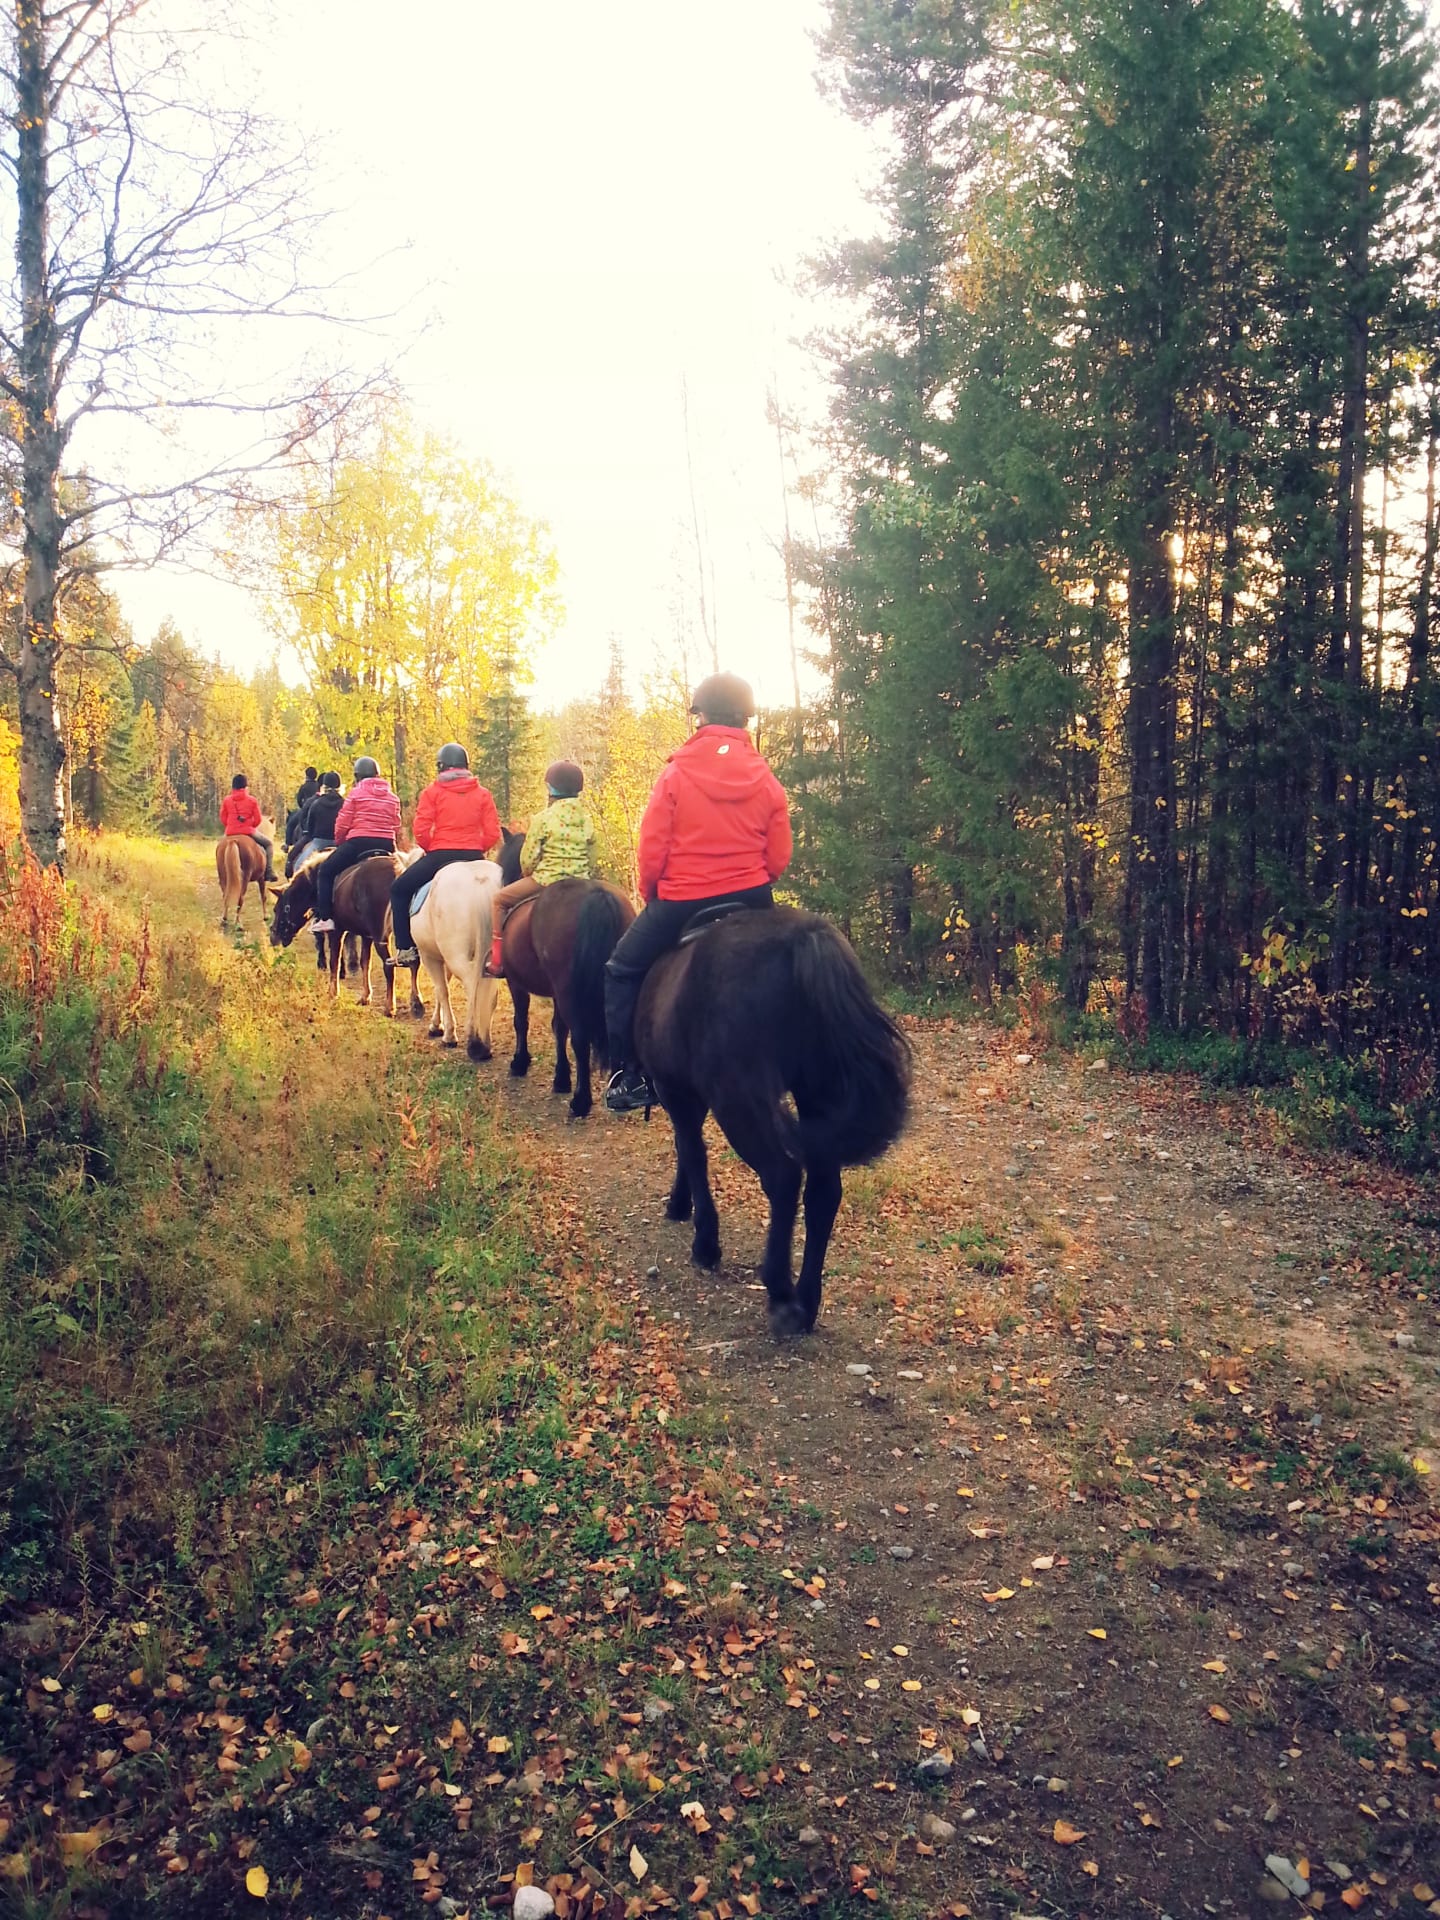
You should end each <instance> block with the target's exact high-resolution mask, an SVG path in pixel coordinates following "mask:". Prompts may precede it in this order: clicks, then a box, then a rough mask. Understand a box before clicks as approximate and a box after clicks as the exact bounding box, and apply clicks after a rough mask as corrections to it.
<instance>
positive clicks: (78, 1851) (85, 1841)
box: [60, 1827, 105, 1867]
mask: <svg viewBox="0 0 1440 1920" xmlns="http://www.w3.org/2000/svg"><path fill="white" fill-rule="evenodd" d="M104 1844H105V1829H104V1828H103V1827H86V1828H85V1829H84V1831H83V1832H81V1833H62V1834H61V1836H60V1858H61V1859H62V1860H63V1861H64V1862H65V1864H66V1866H67V1867H74V1866H78V1865H79V1863H80V1862H81V1861H82V1860H88V1859H89V1858H90V1856H91V1854H92V1853H94V1851H95V1849H96V1848H97V1847H103V1846H104Z"/></svg>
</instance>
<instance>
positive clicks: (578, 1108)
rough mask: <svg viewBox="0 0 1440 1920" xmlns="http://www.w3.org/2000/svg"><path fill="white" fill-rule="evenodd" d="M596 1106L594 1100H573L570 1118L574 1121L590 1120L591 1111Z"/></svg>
mask: <svg viewBox="0 0 1440 1920" xmlns="http://www.w3.org/2000/svg"><path fill="white" fill-rule="evenodd" d="M594 1104H595V1102H594V1101H593V1100H585V1101H581V1100H579V1099H578V1098H577V1099H574V1100H572V1101H571V1102H570V1118H571V1119H572V1120H588V1119H589V1117H590V1109H591V1107H593V1106H594Z"/></svg>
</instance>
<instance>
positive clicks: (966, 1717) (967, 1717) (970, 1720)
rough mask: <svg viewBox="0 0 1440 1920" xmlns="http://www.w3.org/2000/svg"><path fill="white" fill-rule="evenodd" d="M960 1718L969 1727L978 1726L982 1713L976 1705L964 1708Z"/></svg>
mask: <svg viewBox="0 0 1440 1920" xmlns="http://www.w3.org/2000/svg"><path fill="white" fill-rule="evenodd" d="M960 1718H961V1719H962V1720H963V1721H964V1722H965V1725H966V1726H967V1727H978V1726H979V1724H980V1715H979V1713H978V1712H977V1711H976V1709H975V1708H974V1707H965V1708H963V1709H962V1711H961V1714H960Z"/></svg>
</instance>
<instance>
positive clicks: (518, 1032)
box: [510, 980, 530, 1080]
mask: <svg viewBox="0 0 1440 1920" xmlns="http://www.w3.org/2000/svg"><path fill="white" fill-rule="evenodd" d="M510 1005H511V1007H512V1008H513V1009H514V1013H515V1051H514V1053H513V1054H512V1055H511V1056H510V1072H511V1074H512V1076H513V1077H514V1078H515V1079H516V1080H523V1079H524V1077H525V1075H526V1074H527V1073H528V1072H529V1071H530V996H529V994H528V993H527V992H526V991H525V989H524V988H523V987H521V986H517V985H516V983H515V982H514V981H513V980H512V981H511V982H510Z"/></svg>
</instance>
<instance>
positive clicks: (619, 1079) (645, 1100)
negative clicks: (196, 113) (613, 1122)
mask: <svg viewBox="0 0 1440 1920" xmlns="http://www.w3.org/2000/svg"><path fill="white" fill-rule="evenodd" d="M605 1105H606V1106H607V1108H608V1109H609V1110H610V1112H611V1113H638V1112H639V1111H640V1109H641V1108H642V1107H643V1108H644V1110H645V1111H646V1113H649V1111H650V1109H651V1108H652V1107H654V1106H658V1105H659V1102H658V1101H657V1100H656V1098H655V1089H654V1088H653V1087H652V1086H651V1084H650V1082H649V1080H648V1079H647V1078H646V1076H645V1075H644V1074H643V1073H636V1074H635V1075H634V1076H633V1078H632V1076H631V1074H630V1073H629V1072H628V1071H627V1070H626V1069H625V1068H624V1067H620V1068H617V1070H616V1071H615V1072H614V1073H612V1074H611V1076H610V1082H609V1085H608V1086H607V1087H606V1089H605Z"/></svg>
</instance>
